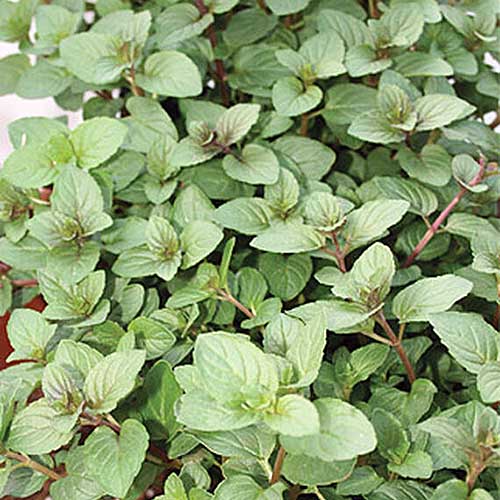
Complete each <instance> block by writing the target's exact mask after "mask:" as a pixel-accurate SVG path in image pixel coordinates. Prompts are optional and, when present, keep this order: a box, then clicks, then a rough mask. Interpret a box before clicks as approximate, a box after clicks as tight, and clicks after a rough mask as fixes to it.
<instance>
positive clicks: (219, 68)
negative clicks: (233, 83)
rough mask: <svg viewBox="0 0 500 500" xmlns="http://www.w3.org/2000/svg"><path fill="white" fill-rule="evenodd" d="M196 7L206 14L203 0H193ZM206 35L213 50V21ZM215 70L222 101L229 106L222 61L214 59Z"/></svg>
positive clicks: (214, 39) (215, 45)
mask: <svg viewBox="0 0 500 500" xmlns="http://www.w3.org/2000/svg"><path fill="white" fill-rule="evenodd" d="M194 3H195V5H196V8H197V9H198V12H199V13H200V14H201V15H202V16H204V15H205V14H208V9H207V6H206V5H205V3H204V2H203V0H195V1H194ZM207 37H208V40H209V41H210V45H211V46H212V50H214V51H215V49H216V48H217V34H216V33H215V28H214V25H213V23H212V24H210V26H209V27H208V28H207ZM214 63H215V72H216V74H217V78H218V80H219V83H220V94H221V98H222V103H223V104H224V106H229V104H230V101H229V91H228V88H227V86H226V78H227V77H226V71H225V69H224V63H223V62H222V61H221V60H220V59H215V60H214Z"/></svg>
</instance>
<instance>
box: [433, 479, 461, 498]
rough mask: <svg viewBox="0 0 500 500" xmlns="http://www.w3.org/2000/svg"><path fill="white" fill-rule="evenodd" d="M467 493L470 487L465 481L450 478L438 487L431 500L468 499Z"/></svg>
mask: <svg viewBox="0 0 500 500" xmlns="http://www.w3.org/2000/svg"><path fill="white" fill-rule="evenodd" d="M467 495H468V489H467V484H466V483H465V481H461V480H459V479H449V480H448V481H446V482H444V483H441V484H440V485H439V486H438V487H437V488H436V490H435V491H434V494H433V495H432V497H431V500H467Z"/></svg>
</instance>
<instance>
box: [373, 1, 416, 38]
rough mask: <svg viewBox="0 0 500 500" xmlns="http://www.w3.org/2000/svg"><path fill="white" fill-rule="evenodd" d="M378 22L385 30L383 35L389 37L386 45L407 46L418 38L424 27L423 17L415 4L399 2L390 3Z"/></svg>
mask: <svg viewBox="0 0 500 500" xmlns="http://www.w3.org/2000/svg"><path fill="white" fill-rule="evenodd" d="M380 24H381V28H382V29H383V30H384V31H385V33H384V35H386V36H388V38H389V42H388V43H387V42H386V43H387V45H389V46H391V45H393V46H396V47H408V46H410V45H412V44H414V43H415V42H416V41H417V40H418V39H419V38H420V35H421V34H422V31H423V29H424V17H423V14H422V11H421V9H420V7H419V6H418V5H417V4H414V3H400V4H396V5H394V6H393V5H391V8H390V9H389V10H388V11H386V12H385V13H384V15H383V16H382V19H381V21H380ZM384 42H385V40H384Z"/></svg>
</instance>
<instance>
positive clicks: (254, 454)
mask: <svg viewBox="0 0 500 500" xmlns="http://www.w3.org/2000/svg"><path fill="white" fill-rule="evenodd" d="M194 435H195V436H196V439H197V440H199V441H201V443H203V445H204V446H206V447H207V448H208V449H209V450H210V451H212V452H213V453H216V454H217V455H222V456H225V457H242V458H248V459H255V458H257V459H259V458H264V459H267V458H269V456H270V455H271V452H272V451H273V449H274V447H275V444H276V436H275V434H274V433H272V432H269V431H268V430H267V429H266V427H265V426H254V425H252V426H249V427H245V428H243V429H238V430H234V431H219V432H196V433H195V434H194Z"/></svg>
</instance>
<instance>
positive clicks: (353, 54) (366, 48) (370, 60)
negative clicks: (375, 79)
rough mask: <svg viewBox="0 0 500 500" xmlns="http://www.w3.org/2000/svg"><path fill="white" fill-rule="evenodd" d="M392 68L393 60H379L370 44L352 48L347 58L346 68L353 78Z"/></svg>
mask: <svg viewBox="0 0 500 500" xmlns="http://www.w3.org/2000/svg"><path fill="white" fill-rule="evenodd" d="M391 66H392V60H391V59H387V58H379V57H378V55H377V53H376V51H375V49H374V48H373V47H372V46H371V45H368V44H362V45H356V46H354V47H351V48H350V49H349V50H348V51H347V54H346V57H345V67H346V68H347V71H348V72H349V76H352V77H353V78H357V77H360V76H365V75H370V74H374V73H380V72H381V71H384V69H387V68H390V67H391Z"/></svg>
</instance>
